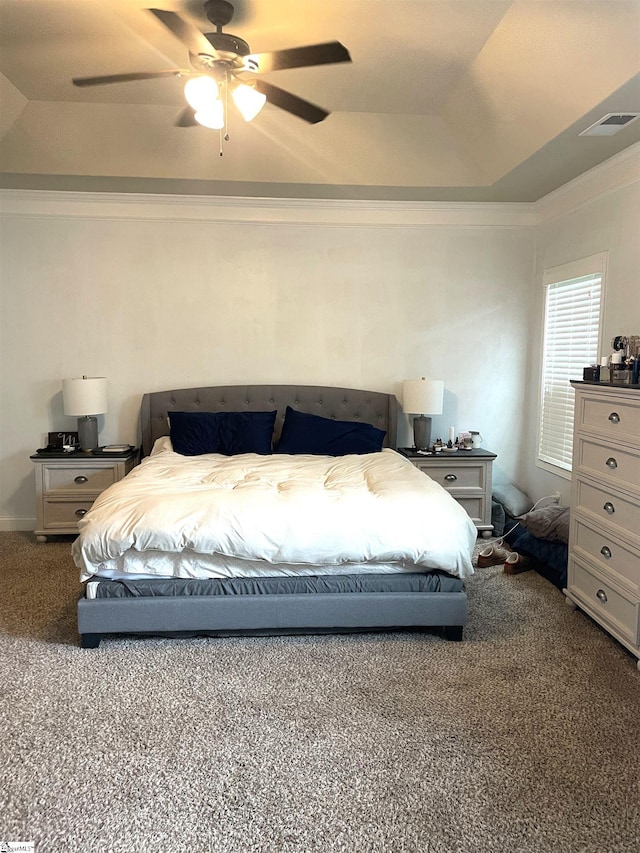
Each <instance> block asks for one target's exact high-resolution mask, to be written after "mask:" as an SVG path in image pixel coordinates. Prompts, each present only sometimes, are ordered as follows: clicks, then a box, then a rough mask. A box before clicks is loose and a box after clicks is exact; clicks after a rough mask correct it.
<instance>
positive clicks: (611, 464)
mask: <svg viewBox="0 0 640 853" xmlns="http://www.w3.org/2000/svg"><path fill="white" fill-rule="evenodd" d="M606 464H607V466H608V467H609V468H611V469H612V470H613V469H615V468H617V467H618V463H617V462H616V460H615V459H614V458H613V456H610V457H609V458H608V459H607V463H606Z"/></svg>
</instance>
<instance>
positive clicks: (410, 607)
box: [78, 385, 467, 648]
mask: <svg viewBox="0 0 640 853" xmlns="http://www.w3.org/2000/svg"><path fill="white" fill-rule="evenodd" d="M287 406H291V407H292V408H294V409H297V410H298V411H302V412H307V413H309V414H317V415H321V416H322V417H328V418H335V419H336V420H355V421H358V420H361V421H363V422H364V423H370V424H373V425H374V426H376V427H378V428H379V429H382V430H385V432H386V438H385V442H384V443H385V445H386V446H388V447H392V448H395V447H396V419H397V401H396V398H395V396H394V395H393V394H386V393H383V392H379V391H362V390H356V389H350V388H331V387H325V386H309V385H225V386H214V387H210V388H182V389H177V390H172V391H158V392H154V393H151V394H145V395H144V397H143V398H142V406H141V413H140V419H141V420H140V427H141V434H142V453H143V455H148V454H149V453H150V452H151V449H152V447H153V443H154V442H155V441H156V439H158V438H160V437H161V436H163V435H168V434H169V422H168V417H167V414H168V412H171V411H186V412H189V411H203V412H220V411H229V412H238V411H272V410H273V409H277V410H278V416H277V418H276V426H275V440H277V438H278V436H279V434H280V430H281V428H282V421H283V418H284V413H285V410H286V407H287ZM466 621H467V596H466V593H465V592H464V591H460V592H437V593H434V592H424V593H398V592H380V593H334V594H324V593H317V594H316V593H313V594H309V593H300V594H297V595H242V596H237V597H231V596H184V597H180V596H176V597H170V598H169V597H167V598H163V597H149V598H144V597H137V598H125V599H119V598H117V599H101V598H100V599H88V598H84V597H83V598H81V599H80V600H79V601H78V632H79V634H80V643H81V645H82V646H83V647H85V648H95V647H97V646H98V645H99V643H100V641H101V639H102V637H103V636H104V635H105V634H156V635H158V634H160V635H162V634H167V633H170V634H180V633H185V634H194V633H196V634H197V633H204V634H210V633H216V632H220V633H224V632H235V633H246V634H251V633H256V632H261V633H274V634H277V633H296V632H298V633H314V631H315V632H318V633H326V632H327V631H332V630H333V631H335V632H337V633H340V632H343V631H359V630H362V631H365V630H384V629H386V630H390V629H393V628H421V627H423V628H438V627H439V628H443V629H444V632H445V636H446V637H448V638H449V639H452V640H461V639H462V628H463V626H464V625H465V624H466Z"/></svg>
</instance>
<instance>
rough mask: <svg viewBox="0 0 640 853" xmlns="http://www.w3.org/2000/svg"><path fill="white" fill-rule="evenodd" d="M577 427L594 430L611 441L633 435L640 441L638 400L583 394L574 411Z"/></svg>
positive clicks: (621, 439)
mask: <svg viewBox="0 0 640 853" xmlns="http://www.w3.org/2000/svg"><path fill="white" fill-rule="evenodd" d="M576 421H577V422H578V423H579V428H581V427H584V429H587V430H596V431H597V432H599V433H601V434H602V435H603V436H607V437H609V438H611V439H612V440H613V441H625V440H627V439H628V438H629V437H635V440H636V443H639V442H640V401H638V402H634V401H633V400H628V401H626V400H622V401H621V400H619V399H609V400H607V399H601V398H599V397H597V396H593V397H592V396H590V395H589V394H585V395H584V397H582V398H581V405H580V407H579V409H578V411H577V412H576Z"/></svg>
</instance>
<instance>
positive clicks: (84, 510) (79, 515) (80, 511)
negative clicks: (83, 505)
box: [76, 509, 87, 518]
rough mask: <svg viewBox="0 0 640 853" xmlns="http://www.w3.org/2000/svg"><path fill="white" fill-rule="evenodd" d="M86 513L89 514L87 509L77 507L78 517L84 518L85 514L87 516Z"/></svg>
mask: <svg viewBox="0 0 640 853" xmlns="http://www.w3.org/2000/svg"><path fill="white" fill-rule="evenodd" d="M86 514H87V511H86V509H77V510H76V516H77V517H78V518H82V517H83V516H85V515H86Z"/></svg>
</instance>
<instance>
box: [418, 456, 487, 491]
mask: <svg viewBox="0 0 640 853" xmlns="http://www.w3.org/2000/svg"><path fill="white" fill-rule="evenodd" d="M417 467H418V468H420V470H421V471H424V473H425V474H428V476H429V477H431V479H432V480H435V481H436V483H440V485H441V486H444V487H445V489H449V490H451V489H484V486H485V471H486V468H485V466H484V465H474V464H473V463H469V462H467V463H464V462H462V463H458V464H457V465H456V463H455V462H453V461H451V462H447V461H446V460H442V462H441V461H440V460H439V459H438V461H437V463H432V464H431V465H429V466H428V467H427V466H426V465H425V466H424V468H422V467H421V466H420V464H419V463H418V466H417Z"/></svg>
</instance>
